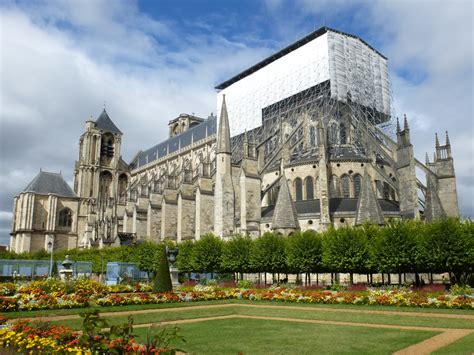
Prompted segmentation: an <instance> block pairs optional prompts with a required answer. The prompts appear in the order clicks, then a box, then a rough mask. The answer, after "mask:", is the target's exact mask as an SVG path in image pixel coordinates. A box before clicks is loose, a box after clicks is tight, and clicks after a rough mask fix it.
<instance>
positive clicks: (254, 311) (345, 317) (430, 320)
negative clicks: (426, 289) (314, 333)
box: [55, 305, 474, 329]
mask: <svg viewBox="0 0 474 355" xmlns="http://www.w3.org/2000/svg"><path fill="white" fill-rule="evenodd" d="M296 306H297V307H298V308H299V309H285V308H284V307H281V308H280V307H279V308H271V309H269V308H263V307H262V308H260V307H239V306H237V305H236V306H235V307H215V308H211V309H188V310H186V309H184V308H182V307H181V308H180V311H172V310H170V311H168V312H167V311H165V309H163V311H161V312H155V313H153V312H150V313H143V314H134V315H133V319H134V323H135V324H145V323H154V322H163V321H171V320H181V319H190V318H201V317H212V316H221V315H229V314H242V315H253V316H269V317H284V318H300V319H315V320H327V321H338V322H353V323H370V324H391V325H407V326H419V327H432V328H467V329H474V322H473V321H472V320H468V319H450V318H435V317H411V316H410V317H409V316H405V317H404V316H400V315H390V314H365V313H342V312H330V311H324V312H318V308H314V309H310V307H307V306H305V305H300V306H298V305H296ZM106 319H107V321H108V322H109V323H110V324H111V325H113V324H122V323H125V322H126V321H127V316H116V317H114V316H110V317H107V318H106ZM55 323H58V324H62V325H66V326H68V327H71V328H74V329H80V328H81V324H82V320H81V319H71V320H62V321H57V322H55Z"/></svg>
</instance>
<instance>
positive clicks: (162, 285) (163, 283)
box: [153, 248, 173, 292]
mask: <svg viewBox="0 0 474 355" xmlns="http://www.w3.org/2000/svg"><path fill="white" fill-rule="evenodd" d="M159 257H160V258H159V263H158V269H157V271H156V274H155V280H154V283H153V291H155V292H168V291H172V290H173V286H172V284H171V276H170V266H169V264H168V257H167V256H166V250H165V248H161V252H160V255H159Z"/></svg>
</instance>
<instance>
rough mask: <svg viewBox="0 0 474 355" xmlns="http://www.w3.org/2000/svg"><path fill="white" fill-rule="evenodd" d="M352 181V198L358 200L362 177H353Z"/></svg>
mask: <svg viewBox="0 0 474 355" xmlns="http://www.w3.org/2000/svg"><path fill="white" fill-rule="evenodd" d="M353 181H354V197H355V198H359V195H360V188H361V186H362V177H361V176H360V175H355V176H354V178H353Z"/></svg>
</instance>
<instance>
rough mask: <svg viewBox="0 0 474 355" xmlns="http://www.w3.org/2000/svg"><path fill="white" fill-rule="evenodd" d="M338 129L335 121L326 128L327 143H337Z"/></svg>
mask: <svg viewBox="0 0 474 355" xmlns="http://www.w3.org/2000/svg"><path fill="white" fill-rule="evenodd" d="M337 131H338V129H337V123H336V122H333V123H331V124H330V125H329V129H328V138H329V139H328V140H329V144H338V143H339V139H338V132H337Z"/></svg>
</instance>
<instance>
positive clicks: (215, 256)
mask: <svg viewBox="0 0 474 355" xmlns="http://www.w3.org/2000/svg"><path fill="white" fill-rule="evenodd" d="M222 243H223V242H222V239H220V238H219V237H216V236H215V235H213V234H211V233H209V234H206V235H203V236H202V237H201V239H199V240H198V241H196V242H195V243H194V246H193V249H192V258H191V259H192V262H191V263H192V266H193V269H194V271H197V272H211V273H212V272H218V271H220V265H221V253H222Z"/></svg>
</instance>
